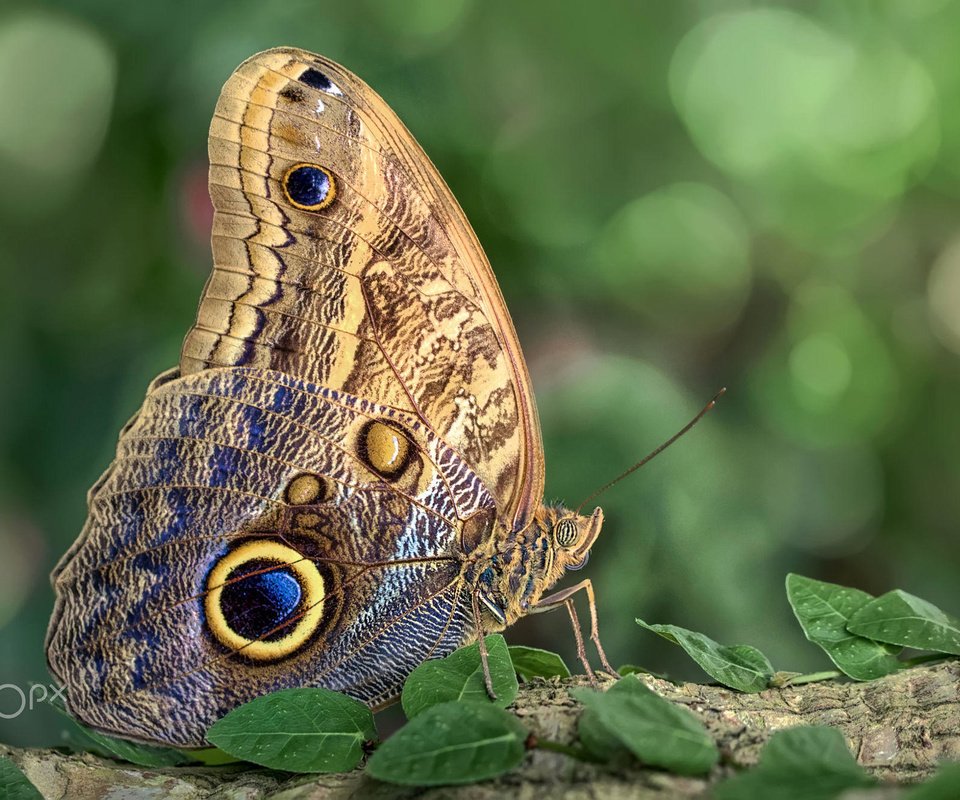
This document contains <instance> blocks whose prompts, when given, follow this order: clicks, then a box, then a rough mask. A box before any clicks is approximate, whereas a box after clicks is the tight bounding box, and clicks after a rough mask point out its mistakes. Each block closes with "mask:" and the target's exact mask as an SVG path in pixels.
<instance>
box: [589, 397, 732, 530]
mask: <svg viewBox="0 0 960 800" xmlns="http://www.w3.org/2000/svg"><path fill="white" fill-rule="evenodd" d="M726 391H727V388H726V387H723V388H722V389H721V390H720V391H719V392H717V393H716V394H715V395H714V396H713V399H712V400H711V401H710V402H709V403H707V404H706V405H705V406H704V407H703V408H702V409H701V410H700V413H699V414H697V416H695V417H694V418H693V419H692V420H690V421H689V422H688V423H687V424H686V425H684V426H683V427H682V428H681V429H680V430H679V431H677V432H676V433H675V434H673V436H671V437H670V438H669V439H667V441H665V442H664V443H663V444H662V445H660V446H659V447H658V448H657V449H656V450H654V451H653V452H652V453H650V454H649V455H647V456H644V457H643V458H641V459H640V460H639V461H638V462H637V463H636V464H634V465H633V466H632V467H630V469H628V470H625V471H623V472H621V473H620V474H619V475H617V477H616V478H614V479H613V480H612V481H610V482H609V483H605V484H604V485H603V486H601V487H600V488H599V489H597V490H596V491H595V492H593V494H591V495H590V496H589V497H587V499H586V500H584V501H583V502H582V503H581V504H580V505H578V506H577V510H576V511H575V512H574V513H576V514H579V513H580V509H582V508H583V507H584V506H585V505H586V504H587V503H589V502H590V501H591V500H593V499H594V498H595V497H599V496H600V495H601V494H603V493H604V492H605V491H607V489H609V488H610V487H611V486H613V485H614V484H616V483H620V481H622V480H623V479H624V478H626V477H627V475H630V474H631V473H633V472H636V471H637V470H638V469H640V467H642V466H643V465H644V464H646V463H647V462H648V461H650V460H651V459H652V458H654V457H656V456H658V455H660V454H661V453H662V452H663V451H664V450H666V449H667V448H668V447H669V446H670V445H672V444H673V443H674V442H675V441H677V439H679V438H680V437H681V436H683V434H685V433H686V432H687V431H689V430H690V429H691V428H692V427H693V426H694V425H696V424H697V423H698V422H699V421H700V420H701V419H703V417H704V415H705V414H706V413H707V412H708V411H709V410H710V409H712V408H713V407H714V406H715V405H716V404H717V400H719V399H720V398H721V397H723V395H724V394H725V393H726Z"/></svg>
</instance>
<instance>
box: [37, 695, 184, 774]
mask: <svg viewBox="0 0 960 800" xmlns="http://www.w3.org/2000/svg"><path fill="white" fill-rule="evenodd" d="M50 706H51V707H52V708H54V709H55V710H56V711H59V712H60V713H61V714H63V716H64V718H65V722H66V725H67V730H66V731H64V734H65V736H66V739H67V744H68V745H69V746H70V747H71V748H72V749H74V750H76V751H79V752H92V753H95V754H96V755H102V756H105V757H108V758H116V759H119V760H121V761H129V762H130V763H131V764H136V765H138V766H140V767H176V766H179V765H180V764H189V763H190V762H191V761H193V760H195V759H194V756H193V754H187V753H184V752H183V751H182V750H176V749H174V748H172V747H156V746H153V745H148V744H140V743H139V742H130V741H127V740H126V739H117V738H115V737H113V736H108V735H107V734H105V733H100V732H99V731H95V730H92V729H91V728H88V727H86V726H85V725H81V724H80V723H79V722H77V720H75V719H74V718H73V717H72V716H70V712H69V711H67V708H66V706H64V705H63V703H60V702H51V703H50Z"/></svg>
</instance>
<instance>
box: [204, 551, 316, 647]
mask: <svg viewBox="0 0 960 800" xmlns="http://www.w3.org/2000/svg"><path fill="white" fill-rule="evenodd" d="M325 599H326V589H325V586H324V580H323V576H322V575H321V574H320V571H319V570H318V569H317V566H316V564H314V563H313V561H311V560H310V559H309V558H305V557H304V555H303V554H302V553H301V552H299V551H298V550H294V549H293V548H292V547H288V546H287V545H286V544H283V543H281V542H278V541H275V540H273V539H252V540H248V541H245V542H243V543H241V544H240V545H239V546H237V547H234V548H232V549H230V550H228V551H227V552H225V553H224V554H223V555H222V556H220V557H219V558H218V559H217V561H216V562H214V564H213V566H212V568H211V569H210V572H209V573H208V574H207V580H206V591H205V592H204V595H203V610H204V617H205V619H206V623H207V629H208V631H209V632H210V633H211V634H212V635H213V637H214V638H215V639H216V640H217V641H218V642H219V643H220V644H221V645H223V646H224V647H227V648H229V649H230V650H231V651H232V652H234V653H236V654H238V655H241V656H243V657H245V658H249V659H251V660H253V661H276V660H277V659H279V658H283V657H285V656H288V655H290V654H291V653H294V652H296V651H297V650H298V649H299V648H300V647H302V646H303V645H305V644H306V643H307V642H308V641H309V640H310V637H311V636H312V635H313V634H314V633H315V632H316V631H317V629H318V628H319V627H320V624H321V623H322V621H323V619H324V607H325V606H326V603H325V602H324V601H325Z"/></svg>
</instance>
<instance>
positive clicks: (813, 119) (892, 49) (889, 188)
mask: <svg viewBox="0 0 960 800" xmlns="http://www.w3.org/2000/svg"><path fill="white" fill-rule="evenodd" d="M670 85H671V93H672V96H673V100H674V103H675V105H676V107H677V110H678V112H679V113H680V116H681V118H682V119H683V121H684V123H685V125H686V126H687V129H688V130H689V132H690V135H691V136H692V138H693V140H694V142H695V143H696V145H697V147H698V148H699V149H700V151H701V152H702V153H703V154H704V155H705V156H706V157H707V158H708V159H710V160H711V161H712V162H714V163H715V164H716V165H717V166H718V167H720V168H721V169H723V170H724V171H725V172H727V173H728V174H730V175H731V176H733V177H735V178H737V179H740V180H742V181H744V182H745V184H747V185H746V186H745V187H744V188H745V190H746V192H747V193H749V195H750V196H751V198H752V203H751V206H752V208H753V211H754V213H755V214H756V216H757V217H758V219H759V220H760V221H761V222H762V223H763V224H765V225H769V226H771V227H775V228H778V229H780V230H782V231H783V232H785V233H787V234H790V235H792V236H794V237H796V238H799V239H802V240H803V241H804V243H809V242H814V243H816V242H818V241H821V240H822V241H825V242H831V241H832V240H833V239H834V238H835V237H837V236H838V235H840V234H844V235H849V231H850V229H852V228H853V229H856V230H858V231H861V230H862V232H861V234H860V235H861V236H866V235H867V234H868V232H869V231H870V223H873V222H874V221H875V218H877V217H878V216H879V215H881V214H882V213H883V212H884V211H885V209H886V206H887V205H888V204H889V203H890V202H891V201H893V200H895V199H896V198H897V197H899V196H900V195H902V194H903V192H904V191H905V189H906V188H907V187H908V186H909V185H910V184H911V183H913V182H914V181H916V179H917V176H918V174H922V172H923V171H924V170H925V169H926V168H927V167H928V166H929V165H930V164H932V163H933V160H934V158H935V156H936V153H937V150H938V148H939V142H940V134H939V121H938V106H937V97H936V92H935V89H934V85H933V82H932V81H931V78H930V76H929V74H928V73H927V71H926V70H925V68H924V67H923V66H922V65H921V64H920V62H918V61H917V60H915V59H914V58H912V57H911V56H910V55H909V54H908V53H907V52H906V51H904V50H903V48H902V47H900V45H899V44H898V43H897V42H895V41H894V40H892V39H885V38H883V37H878V36H871V35H869V34H866V33H863V34H861V36H860V38H857V34H856V33H855V32H854V33H853V34H852V35H847V34H841V33H838V32H836V31H834V30H830V29H828V28H827V27H826V26H824V25H821V24H818V23H817V22H815V21H813V20H812V19H810V18H808V17H806V16H804V15H802V14H800V13H796V12H793V11H788V10H786V9H754V10H750V11H743V12H737V13H731V14H722V15H718V16H716V17H713V18H711V19H708V20H705V21H703V22H701V23H700V24H699V25H698V26H696V27H695V28H694V29H693V30H692V31H691V32H690V33H689V34H688V35H687V36H686V37H685V38H684V39H683V41H682V42H681V43H680V45H679V46H678V48H677V50H676V53H675V55H674V59H673V62H672V64H671V69H670ZM814 197H815V198H816V202H813V201H812V198H814Z"/></svg>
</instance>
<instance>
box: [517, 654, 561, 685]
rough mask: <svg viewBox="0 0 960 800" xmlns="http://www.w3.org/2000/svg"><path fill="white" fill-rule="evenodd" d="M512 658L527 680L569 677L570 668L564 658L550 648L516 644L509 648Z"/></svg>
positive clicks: (518, 672)
mask: <svg viewBox="0 0 960 800" xmlns="http://www.w3.org/2000/svg"><path fill="white" fill-rule="evenodd" d="M509 651H510V660H511V661H512V662H513V668H514V670H516V673H517V675H519V676H520V677H521V678H523V679H524V680H525V681H528V680H530V679H531V678H569V677H570V670H569V669H567V665H566V664H564V663H563V659H562V658H560V656H559V655H557V654H556V653H551V652H550V651H549V650H540V649H539V648H537V647H522V646H520V645H515V646H513V647H510V648H509Z"/></svg>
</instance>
